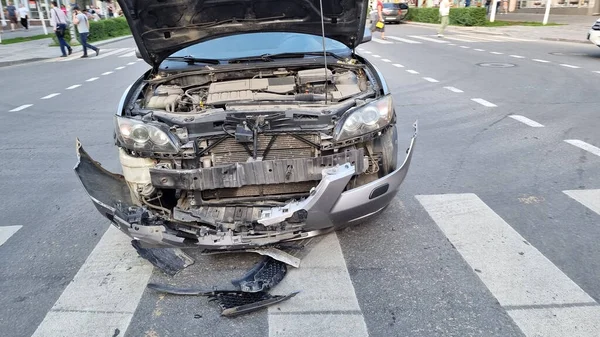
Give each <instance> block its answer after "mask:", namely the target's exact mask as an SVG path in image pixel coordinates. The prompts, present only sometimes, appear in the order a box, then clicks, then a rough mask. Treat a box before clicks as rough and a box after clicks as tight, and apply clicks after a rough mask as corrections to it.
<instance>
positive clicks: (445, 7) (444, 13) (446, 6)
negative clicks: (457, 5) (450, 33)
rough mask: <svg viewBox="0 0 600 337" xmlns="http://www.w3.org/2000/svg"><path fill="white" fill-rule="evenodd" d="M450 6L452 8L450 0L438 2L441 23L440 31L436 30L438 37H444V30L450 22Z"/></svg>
mask: <svg viewBox="0 0 600 337" xmlns="http://www.w3.org/2000/svg"><path fill="white" fill-rule="evenodd" d="M450 6H452V4H451V3H450V0H442V1H441V2H440V17H441V18H442V22H441V25H440V29H439V30H438V34H437V36H438V37H444V30H445V29H446V27H447V26H448V23H449V21H450V18H449V15H450Z"/></svg>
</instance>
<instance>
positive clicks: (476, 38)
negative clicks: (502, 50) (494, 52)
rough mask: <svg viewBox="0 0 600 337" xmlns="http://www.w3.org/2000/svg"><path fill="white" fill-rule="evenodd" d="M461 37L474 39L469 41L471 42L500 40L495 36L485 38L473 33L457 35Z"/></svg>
mask: <svg viewBox="0 0 600 337" xmlns="http://www.w3.org/2000/svg"><path fill="white" fill-rule="evenodd" d="M458 36H461V37H466V38H469V39H474V40H476V41H471V42H482V41H489V42H500V41H501V40H498V39H497V38H495V39H494V38H487V37H482V36H479V35H477V36H475V35H458Z"/></svg>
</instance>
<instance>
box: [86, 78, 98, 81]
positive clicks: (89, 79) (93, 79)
mask: <svg viewBox="0 0 600 337" xmlns="http://www.w3.org/2000/svg"><path fill="white" fill-rule="evenodd" d="M98 78H99V77H92V78H88V79H87V80H85V81H86V82H94V81H95V80H97V79H98Z"/></svg>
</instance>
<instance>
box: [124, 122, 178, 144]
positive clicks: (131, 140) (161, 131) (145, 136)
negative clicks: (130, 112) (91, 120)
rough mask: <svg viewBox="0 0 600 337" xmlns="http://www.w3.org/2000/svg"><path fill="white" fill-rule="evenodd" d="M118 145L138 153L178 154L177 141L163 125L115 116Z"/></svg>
mask: <svg viewBox="0 0 600 337" xmlns="http://www.w3.org/2000/svg"><path fill="white" fill-rule="evenodd" d="M115 124H116V125H115V127H116V129H117V130H116V134H117V139H118V141H119V144H120V145H121V146H123V147H125V148H127V149H130V150H133V151H140V152H159V153H178V152H179V141H178V140H177V138H176V137H175V136H173V135H172V134H171V132H169V130H168V129H167V128H166V126H164V125H160V124H157V123H154V124H153V123H145V122H142V121H140V120H136V119H130V118H124V117H119V116H115Z"/></svg>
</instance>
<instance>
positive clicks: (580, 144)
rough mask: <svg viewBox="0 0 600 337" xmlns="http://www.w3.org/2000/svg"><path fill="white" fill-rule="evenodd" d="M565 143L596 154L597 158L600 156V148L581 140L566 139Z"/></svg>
mask: <svg viewBox="0 0 600 337" xmlns="http://www.w3.org/2000/svg"><path fill="white" fill-rule="evenodd" d="M565 142H567V143H569V144H571V145H573V146H577V147H578V148H580V149H582V150H585V151H587V152H589V153H592V154H595V155H596V156H600V148H597V147H595V146H594V145H592V144H588V143H586V142H584V141H582V140H579V139H566V140H565Z"/></svg>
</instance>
